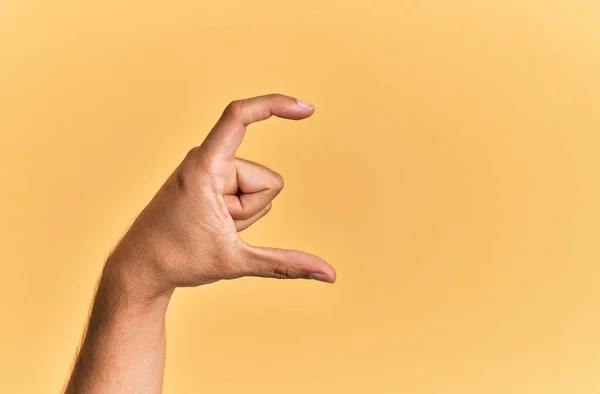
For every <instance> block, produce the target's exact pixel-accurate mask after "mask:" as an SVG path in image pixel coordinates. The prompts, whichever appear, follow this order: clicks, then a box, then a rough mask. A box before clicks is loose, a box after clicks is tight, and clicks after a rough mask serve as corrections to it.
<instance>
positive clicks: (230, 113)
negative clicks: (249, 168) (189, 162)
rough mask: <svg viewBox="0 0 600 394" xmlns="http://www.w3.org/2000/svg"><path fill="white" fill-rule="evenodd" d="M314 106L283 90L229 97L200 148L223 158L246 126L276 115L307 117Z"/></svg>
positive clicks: (231, 152)
mask: <svg viewBox="0 0 600 394" xmlns="http://www.w3.org/2000/svg"><path fill="white" fill-rule="evenodd" d="M313 112H314V106H313V105H312V104H309V103H306V102H304V101H301V100H297V99H295V98H293V97H290V96H284V95H282V94H268V95H265V96H258V97H252V98H248V99H245V100H236V101H232V102H231V103H230V104H229V105H228V106H227V108H225V111H223V115H221V118H220V119H219V120H218V121H217V124H215V126H214V127H213V129H212V130H211V131H210V133H209V134H208V136H207V137H206V139H205V140H204V142H203V143H202V145H201V148H202V149H204V150H206V151H207V152H209V153H210V154H214V155H218V156H221V157H224V158H232V157H235V152H236V150H237V148H238V147H239V146H240V144H241V143H242V140H243V139H244V134H245V133H246V126H248V125H249V124H251V123H254V122H259V121H261V120H265V119H268V118H270V117H271V116H273V115H275V116H277V117H279V118H284V119H293V120H300V119H304V118H308V117H309V116H311V115H312V114H313Z"/></svg>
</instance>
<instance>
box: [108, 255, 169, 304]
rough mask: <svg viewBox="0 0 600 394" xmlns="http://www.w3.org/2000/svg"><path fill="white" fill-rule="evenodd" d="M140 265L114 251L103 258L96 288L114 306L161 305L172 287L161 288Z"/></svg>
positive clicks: (167, 299) (167, 300) (166, 300)
mask: <svg viewBox="0 0 600 394" xmlns="http://www.w3.org/2000/svg"><path fill="white" fill-rule="evenodd" d="M142 267H143V265H142V264H140V263H137V262H134V261H131V260H124V259H121V258H119V257H118V256H116V255H114V256H111V257H109V259H108V260H107V261H106V264H105V266H104V269H103V271H102V276H101V279H100V284H99V286H98V292H99V293H100V292H101V291H102V292H104V293H106V295H105V297H107V299H108V300H110V301H111V302H112V303H113V304H114V305H115V306H117V307H119V308H122V309H128V310H136V311H144V310H155V309H159V310H160V309H164V310H165V311H166V308H167V306H168V304H169V301H170V299H171V296H172V295H173V292H174V290H175V288H161V287H160V286H158V283H157V281H156V279H155V278H153V277H152V275H150V273H149V272H147V270H145V269H143V268H142Z"/></svg>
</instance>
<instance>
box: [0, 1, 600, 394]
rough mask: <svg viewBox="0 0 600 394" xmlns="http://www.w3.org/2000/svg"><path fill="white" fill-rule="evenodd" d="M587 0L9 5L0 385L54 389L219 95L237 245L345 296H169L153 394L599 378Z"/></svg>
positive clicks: (597, 56)
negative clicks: (249, 218)
mask: <svg viewBox="0 0 600 394" xmlns="http://www.w3.org/2000/svg"><path fill="white" fill-rule="evenodd" d="M599 70H600V5H599V3H598V2H597V1H593V0H588V1H585V0H561V1H557V0H554V1H542V0H539V1H527V0H525V1H524V0H508V1H506V0H505V1H494V2H492V1H476V0H457V1H450V0H436V1H433V0H424V1H408V0H398V1H392V0H389V1H383V0H371V1H366V0H354V1H331V0H330V1H324V0H306V1H298V2H289V1H288V2H285V1H276V0H258V1H241V0H238V1H234V0H227V1H217V0H212V1H192V0H187V1H186V0H173V1H169V2H166V1H165V2H158V1H116V0H111V1H96V2H91V1H74V0H72V1H64V0H60V1H44V2H41V1H35V0H12V1H3V2H2V3H1V5H0V114H1V115H0V133H1V134H0V164H1V168H0V177H1V178H0V185H1V186H0V187H1V192H0V220H1V226H0V243H1V244H0V245H1V247H0V310H1V315H0V316H1V317H0V319H1V325H0V392H2V393H49V392H58V391H59V390H60V388H61V387H62V384H63V382H64V380H65V379H66V377H67V374H68V371H69V368H70V365H71V362H72V359H73V356H74V353H75V350H76V347H77V345H78V343H79V340H80V335H81V333H82V329H83V324H84V321H85V318H86V315H87V312H88V307H89V304H90V302H91V299H92V296H93V291H94V286H95V282H96V278H97V276H98V274H99V272H100V269H101V267H102V263H103V260H104V258H105V257H106V256H107V254H108V253H109V251H110V250H111V248H112V247H113V246H114V244H115V242H116V241H117V240H118V239H119V237H120V236H121V235H122V234H123V232H124V231H125V229H126V228H127V226H128V225H129V224H130V223H131V221H132V220H133V218H134V217H135V215H136V213H137V212H139V211H140V209H141V208H142V207H143V206H144V205H145V203H146V202H147V201H148V200H149V199H150V198H151V197H152V195H153V193H154V192H155V191H156V190H157V189H158V187H159V186H160V185H161V184H162V182H163V180H164V179H165V178H166V177H167V176H168V174H169V173H170V172H171V170H172V169H173V168H174V167H175V166H176V165H177V164H178V162H179V161H180V160H181V159H182V158H183V156H184V155H185V153H186V152H187V150H188V149H189V148H191V147H192V146H194V145H196V144H199V143H200V142H201V141H202V139H203V138H204V136H205V135H206V133H207V132H208V130H209V129H210V127H211V126H212V124H213V123H214V122H215V120H216V119H217V117H218V116H219V114H220V112H221V110H222V109H223V107H224V106H225V105H226V104H227V102H228V101H230V100H232V99H235V98H243V97H247V96H254V95H258V94H262V93H269V92H281V93H287V94H291V95H295V96H297V97H300V98H302V99H305V100H307V101H311V102H313V103H314V104H315V105H316V106H317V111H316V113H315V115H314V117H313V118H311V119H309V120H306V121H302V122H287V121H283V120H275V119H273V120H270V121H269V122H266V123H262V124H260V125H253V126H252V128H251V131H250V132H249V133H248V135H247V139H246V141H245V142H244V146H243V147H242V149H241V150H240V156H242V157H246V158H249V159H253V160H257V161H259V162H262V163H263V164H266V165H268V166H270V167H272V168H273V169H275V170H277V171H279V172H280V173H281V174H282V175H283V176H284V177H285V179H286V188H285V190H284V191H283V193H282V194H281V195H280V196H279V197H278V198H277V199H276V200H275V203H274V209H273V211H272V212H271V213H270V214H269V215H268V216H267V217H266V218H265V219H264V220H262V221H261V222H260V223H259V224H257V225H256V226H255V227H253V228H251V229H250V230H248V231H247V232H246V233H244V237H245V239H246V240H248V241H249V242H253V243H256V244H261V245H271V246H282V247H291V248H299V249H305V250H307V251H311V252H313V253H316V254H319V255H322V256H323V257H324V258H326V259H327V260H328V261H329V262H331V263H332V264H333V265H334V266H335V267H336V268H337V271H338V278H339V280H338V283H337V284H336V285H334V286H328V285H323V284H320V283H316V282H307V281H294V282H289V281H288V282H283V281H268V280H264V279H262V280H261V279H243V280H239V281H235V282H226V283H219V284H216V285H211V286H206V287H203V288H198V289H185V290H182V291H178V292H177V293H176V295H175V297H174V299H173V301H172V304H171V306H170V309H169V312H168V352H167V368H166V378H165V393H264V394H270V393H289V394H295V393H315V394H317V393H348V394H352V393H377V394H378V393H383V394H388V393H389V394H394V393H415V394H419V393H422V394H425V393H427V394H428V393H467V394H470V393H569V394H572V393H592V392H600V287H599V283H600V268H599V263H600V246H599V245H600V242H599V239H598V238H599V234H600V231H599V230H600V228H599V224H598V223H600V209H599V201H600V187H599V186H600V180H599V175H600V160H599V157H600V155H599V150H600V137H599V132H600V110H599V108H600V71H599Z"/></svg>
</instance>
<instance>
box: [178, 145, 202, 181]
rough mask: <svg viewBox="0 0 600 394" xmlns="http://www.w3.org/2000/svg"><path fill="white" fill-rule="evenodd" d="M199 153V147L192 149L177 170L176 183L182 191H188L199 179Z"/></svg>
mask: <svg viewBox="0 0 600 394" xmlns="http://www.w3.org/2000/svg"><path fill="white" fill-rule="evenodd" d="M198 152H199V148H198V147H194V148H192V149H190V150H189V152H188V153H187V155H186V156H185V158H184V159H183V161H182V162H181V164H180V165H179V168H178V169H177V173H176V183H177V186H178V188H179V189H180V190H183V191H186V190H188V189H189V188H190V187H191V186H192V185H193V183H194V181H195V180H196V178H197V175H198V171H197V162H198V161H197V159H198Z"/></svg>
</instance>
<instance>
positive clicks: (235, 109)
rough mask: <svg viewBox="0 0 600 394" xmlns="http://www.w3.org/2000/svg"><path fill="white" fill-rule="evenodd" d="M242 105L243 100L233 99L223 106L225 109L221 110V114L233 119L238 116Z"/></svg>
mask: <svg viewBox="0 0 600 394" xmlns="http://www.w3.org/2000/svg"><path fill="white" fill-rule="evenodd" d="M243 106H244V102H243V100H233V101H232V102H230V103H229V104H227V106H226V107H225V110H224V111H223V116H224V117H227V118H234V119H236V118H239V116H240V114H241V112H242V107H243Z"/></svg>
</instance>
